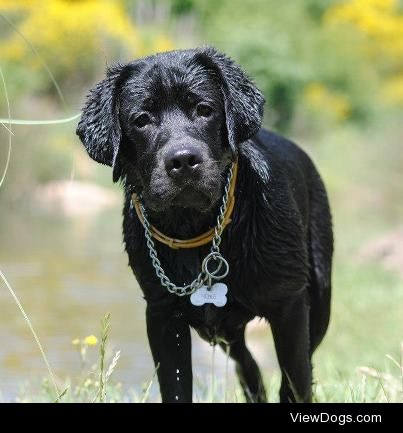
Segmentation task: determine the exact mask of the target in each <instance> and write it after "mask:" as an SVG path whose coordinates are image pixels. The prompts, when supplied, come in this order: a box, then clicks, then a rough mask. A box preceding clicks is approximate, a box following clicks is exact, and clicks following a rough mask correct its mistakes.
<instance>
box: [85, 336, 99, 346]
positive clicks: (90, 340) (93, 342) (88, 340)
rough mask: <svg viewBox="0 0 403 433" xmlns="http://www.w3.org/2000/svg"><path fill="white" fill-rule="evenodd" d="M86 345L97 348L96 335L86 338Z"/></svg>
mask: <svg viewBox="0 0 403 433" xmlns="http://www.w3.org/2000/svg"><path fill="white" fill-rule="evenodd" d="M84 343H85V344H88V346H95V345H96V344H97V343H98V338H97V337H95V335H89V336H88V337H85V338H84Z"/></svg>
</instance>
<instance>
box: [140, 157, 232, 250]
mask: <svg viewBox="0 0 403 433" xmlns="http://www.w3.org/2000/svg"><path fill="white" fill-rule="evenodd" d="M232 170H233V175H232V179H231V185H230V189H229V192H228V204H227V209H226V211H225V214H224V221H223V230H224V229H225V227H226V226H227V225H228V224H229V223H230V222H231V215H232V211H233V210H234V205H235V185H236V178H237V174H238V162H234V163H233V164H232ZM132 203H133V206H134V209H136V214H137V216H138V218H139V220H140V221H141V223H142V224H143V225H144V219H143V215H142V214H141V210H140V202H139V198H138V196H137V194H136V193H134V194H132ZM150 231H151V234H152V235H153V238H155V239H157V240H158V241H160V242H162V243H163V244H165V245H168V246H169V247H170V248H173V249H175V250H177V249H179V248H196V247H200V246H201V245H205V244H208V243H209V242H211V241H212V240H213V237H214V228H212V229H210V230H209V231H207V232H205V233H203V234H201V235H199V236H196V237H195V238H191V239H185V240H183V239H174V238H170V237H169V236H166V235H164V233H161V232H160V231H159V230H158V229H157V228H155V227H154V226H153V225H150Z"/></svg>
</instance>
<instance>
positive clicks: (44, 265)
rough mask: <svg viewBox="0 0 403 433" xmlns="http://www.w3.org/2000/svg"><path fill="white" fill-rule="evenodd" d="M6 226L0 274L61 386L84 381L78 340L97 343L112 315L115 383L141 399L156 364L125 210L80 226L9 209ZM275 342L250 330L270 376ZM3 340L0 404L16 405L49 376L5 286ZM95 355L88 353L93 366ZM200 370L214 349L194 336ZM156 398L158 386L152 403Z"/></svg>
mask: <svg viewBox="0 0 403 433" xmlns="http://www.w3.org/2000/svg"><path fill="white" fill-rule="evenodd" d="M0 221H1V222H0V245H1V247H0V268H1V269H2V271H3V272H4V273H5V275H6V277H7V278H8V280H9V282H10V284H11V285H12V287H13V288H14V289H15V291H16V293H17V295H18V296H19V298H20V300H21V302H22V305H23V306H24V308H25V310H26V312H27V314H28V316H29V317H30V319H31V321H32V323H33V326H34V328H35V329H36V331H37V333H38V335H39V337H40V339H41V341H42V344H43V346H44V349H45V351H46V353H47V355H48V357H49V361H50V364H51V366H52V368H53V369H54V371H55V373H56V374H57V375H58V377H60V378H61V379H64V378H66V377H68V376H69V377H76V376H77V375H79V373H80V370H81V363H80V357H79V354H78V352H77V350H76V348H74V347H73V346H72V343H71V341H72V339H74V338H82V337H85V336H87V335H90V334H95V335H99V328H100V319H101V318H102V317H103V316H104V315H105V313H107V312H110V313H111V337H110V345H109V346H110V348H111V352H112V351H116V350H121V358H120V360H119V363H118V367H117V369H116V371H115V373H114V375H115V379H117V380H119V381H121V382H122V383H123V385H124V386H125V387H126V388H134V389H136V390H137V391H139V392H140V390H141V386H142V385H143V384H144V383H145V382H147V381H148V380H149V379H150V378H151V377H152V374H153V364H152V359H151V354H150V351H149V348H148V343H147V336H146V329H145V317H144V316H145V301H144V300H143V298H142V296H141V291H140V289H139V287H138V285H137V282H136V280H135V279H134V276H133V274H132V272H131V270H130V268H129V267H128V266H127V262H128V259H127V256H126V253H125V252H124V250H123V245H122V235H121V210H120V204H117V205H115V206H113V207H112V208H109V209H108V210H103V211H101V212H98V213H97V214H96V215H95V216H94V215H91V216H89V215H81V216H75V217H66V216H64V217H63V216H60V215H59V216H58V215H57V214H55V213H49V212H47V213H45V212H43V211H39V210H38V209H33V208H28V207H27V208H26V209H20V208H16V209H9V210H7V209H4V208H3V209H1V220H0ZM270 340H271V337H270V333H269V332H268V331H267V330H266V331H265V332H261V331H260V332H258V331H256V330H255V331H252V333H251V335H250V336H249V339H248V342H249V343H250V344H249V345H250V347H251V349H252V352H253V353H254V354H255V356H256V358H257V360H258V362H259V363H260V365H261V366H262V367H264V368H265V369H266V370H265V372H266V373H267V372H270V371H271V370H272V369H273V368H274V367H275V365H276V361H275V357H274V355H273V349H272V344H271V342H270ZM0 341H1V344H0V395H1V398H2V399H3V400H6V401H9V400H12V399H14V398H15V396H16V395H17V394H18V392H19V390H20V388H21V385H23V384H24V383H26V382H35V381H38V378H41V377H45V376H46V374H47V373H46V369H45V366H44V364H43V361H42V359H41V356H40V354H39V352H38V349H37V347H36V345H35V343H34V341H33V338H32V336H31V334H30V332H29V330H28V328H27V325H26V323H25V321H24V319H23V317H22V315H21V313H20V312H19V310H18V308H17V306H16V305H15V303H14V301H13V299H12V298H11V296H10V294H9V293H8V291H7V289H6V288H5V286H4V284H3V283H1V284H0ZM96 351H97V349H95V348H91V349H90V352H92V354H91V356H90V359H91V360H92V361H95V359H96ZM220 352H221V351H220V350H217V355H216V366H215V367H216V375H217V378H218V379H219V378H220V376H223V372H224V365H225V357H224V356H223V355H222V354H221V353H220ZM193 365H194V374H195V376H196V377H197V376H198V377H201V378H204V379H205V377H206V376H207V375H209V374H210V372H211V348H210V347H209V346H208V345H207V344H206V343H205V342H203V341H202V340H200V338H199V337H198V336H197V334H195V333H194V334H193ZM231 367H232V366H231ZM231 371H233V369H232V368H231ZM231 379H232V380H233V374H231ZM37 386H39V385H37ZM157 391H158V387H156V386H153V392H152V395H153V396H154V398H156V396H157V394H158V392H157Z"/></svg>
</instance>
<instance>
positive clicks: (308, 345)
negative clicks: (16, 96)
mask: <svg viewBox="0 0 403 433" xmlns="http://www.w3.org/2000/svg"><path fill="white" fill-rule="evenodd" d="M264 102H265V101H264V98H263V96H262V94H261V93H260V92H259V90H258V89H257V88H256V86H255V85H254V83H253V82H252V81H251V80H250V79H249V78H248V77H247V75H246V74H245V73H244V72H243V71H242V70H241V68H240V67H239V66H237V65H236V64H235V63H234V62H233V61H232V60H231V59H230V58H228V57H227V56H225V55H223V54H221V53H219V52H218V51H216V50H215V49H214V48H210V47H206V48H199V49H192V50H183V51H173V52H168V53H162V54H157V55H154V56H150V57H146V58H143V59H139V60H136V61H133V62H131V63H128V64H125V65H120V64H118V65H115V66H113V67H111V68H110V69H109V70H108V71H107V75H106V78H105V79H104V80H103V81H101V82H100V83H99V84H98V85H97V86H96V87H95V88H94V89H93V90H91V92H90V93H89V95H88V98H87V101H86V104H85V106H84V109H83V113H82V117H81V120H80V122H79V125H78V128H77V134H78V135H79V137H80V139H81V141H82V142H83V143H84V146H85V148H86V149H87V152H88V153H89V155H90V156H91V158H93V159H94V160H95V161H97V162H100V163H102V164H106V165H109V166H111V167H112V168H113V180H114V181H118V180H120V181H121V182H122V184H123V187H124V191H125V203H124V208H123V235H124V242H125V246H126V251H127V253H128V255H129V264H130V266H131V268H132V269H133V272H134V274H135V276H136V278H137V281H138V282H139V284H140V286H141V289H142V291H143V292H144V297H145V299H146V301H147V309H146V320H147V332H148V338H149V343H150V346H151V352H152V355H153V358H154V362H155V365H156V366H157V367H158V379H159V384H160V390H161V394H162V401H163V402H191V401H192V366H191V339H190V326H192V327H194V328H195V329H196V330H197V332H198V333H199V334H200V336H201V337H202V338H204V339H206V340H207V341H209V342H210V343H211V344H216V343H218V344H219V345H220V346H221V347H223V348H224V349H225V350H228V352H229V355H230V356H231V358H232V359H233V360H234V361H235V363H236V370H237V374H238V376H239V380H240V383H241V385H242V388H243V391H244V394H245V398H246V400H247V401H249V402H264V401H266V395H265V389H264V386H263V381H262V376H261V374H260V371H259V368H258V366H257V364H256V362H255V360H254V359H253V358H252V356H251V354H250V352H249V350H248V348H247V346H246V344H245V327H246V324H247V323H248V322H249V321H250V320H251V319H253V318H254V317H256V316H259V317H263V318H265V319H266V320H268V321H269V322H270V325H271V330H272V334H273V337H274V342H275V347H276V351H277V357H278V361H279V365H280V368H281V372H282V381H281V389H280V401H281V402H295V401H297V402H299V401H302V402H309V401H311V398H312V395H311V392H312V390H311V385H312V365H311V358H312V354H313V352H314V351H315V349H316V348H317V346H318V345H319V343H320V342H321V340H322V338H323V336H324V334H325V332H326V330H327V327H328V322H329V314H330V294H331V263H332V254H333V235H332V223H331V215H330V209H329V203H328V199H327V196H326V191H325V187H324V185H323V182H322V180H321V178H320V176H319V174H318V172H317V171H316V169H315V167H314V165H313V163H312V161H311V160H310V159H309V157H308V156H307V155H306V154H305V153H304V152H303V151H302V150H301V149H300V148H299V147H297V146H296V145H295V144H294V143H292V142H290V141H288V140H286V139H285V138H282V137H280V136H279V135H276V134H274V133H273V132H270V131H268V130H266V129H263V128H261V121H262V114H263V105H264ZM235 170H237V171H238V174H237V178H236V179H235V174H234V173H233V172H234V171H235ZM231 172H232V177H231ZM228 187H232V188H235V189H234V190H233V191H234V196H235V199H234V201H233V202H232V203H231V207H232V206H233V209H232V212H230V211H229V210H228V207H229V203H228V202H229V201H230V198H229V197H228V195H226V192H225V191H226V188H227V190H228ZM133 194H134V195H133ZM224 214H225V218H226V219H227V220H230V222H229V223H228V225H227V226H226V227H225V228H224V227H223V224H221V223H222V220H223V216H224ZM144 218H145V220H144ZM225 218H224V219H225ZM142 221H143V222H142ZM226 222H228V221H226ZM145 225H146V226H147V227H148V228H149V231H148V235H147V236H146V232H145V228H144V226H145ZM211 229H213V230H212V231H211ZM208 230H210V232H209V233H210V234H208V233H207V235H206V232H207V231H208ZM158 233H159V234H160V235H161V236H162V237H163V238H164V239H165V242H162V241H161V239H162V238H161V236H160V237H158ZM211 233H212V234H211ZM214 234H216V235H217V236H218V237H217V236H216V237H215V239H214V241H213V237H214ZM199 235H200V238H202V240H203V239H204V241H203V242H196V243H194V244H187V246H188V247H187V248H181V247H180V246H181V245H180V241H186V240H189V239H190V240H192V239H194V238H195V237H196V238H197V236H199ZM200 238H199V239H200ZM167 239H168V242H167V241H166V240H167ZM174 239H177V240H179V241H178V242H176V241H174ZM196 240H197V239H196ZM170 242H171V243H170ZM175 242H176V243H175ZM213 242H214V246H213V247H212V245H213ZM184 243H186V242H184ZM178 245H179V247H178ZM211 253H213V255H212V256H211V255H210V256H209V254H211ZM214 253H215V254H214ZM206 257H209V260H207V261H208V264H207V268H208V270H206V263H204V264H203V261H204V262H206ZM210 259H212V260H210ZM226 273H227V275H226V276H225V274H226ZM215 275H217V280H216V279H215ZM218 275H220V276H221V277H223V276H225V278H222V279H221V280H218ZM198 276H199V278H198ZM191 282H193V285H191V286H189V284H190V283H191ZM216 283H219V284H217V287H218V286H220V288H221V289H222V287H227V288H228V289H227V291H228V292H227V294H226V295H225V294H224V293H221V292H220V293H218V292H217V293H215V292H214V291H213V289H214V290H216V288H214V287H215V286H214V284H216ZM224 283H225V286H224ZM185 285H187V287H186V288H185V289H183V287H184V286H185ZM201 285H203V287H200V286H201ZM206 287H207V288H206ZM196 289H197V290H196ZM217 290H218V289H217ZM203 291H204V292H203ZM192 292H194V294H195V295H197V296H199V295H200V294H202V293H204V295H203V296H204V298H203V296H202V298H203V299H204V300H203V299H202V301H201V302H200V299H199V301H198V302H194V301H193V300H192V297H191V296H189V294H190V293H192ZM224 292H225V290H224ZM178 295H184V296H178ZM192 296H194V295H192ZM216 297H217V299H218V298H220V299H219V302H218V304H219V305H220V306H217V304H216V303H212V301H214V299H215V298H216ZM199 298H200V296H199ZM226 298H227V302H226V304H225V305H223V304H224V303H225V301H226ZM195 304H196V305H195Z"/></svg>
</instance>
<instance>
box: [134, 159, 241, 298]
mask: <svg viewBox="0 0 403 433" xmlns="http://www.w3.org/2000/svg"><path fill="white" fill-rule="evenodd" d="M232 174H233V170H232V165H231V166H230V168H229V171H228V176H227V183H226V184H225V187H224V195H223V198H222V204H221V206H220V212H219V215H218V216H217V224H216V226H215V228H214V237H213V240H212V246H211V248H210V253H209V254H208V255H207V256H206V257H205V258H204V260H203V262H202V269H201V272H200V273H199V275H198V276H197V278H195V279H194V280H193V281H192V282H191V283H190V284H187V285H184V286H183V287H181V286H177V285H176V284H174V283H173V282H172V281H171V280H170V279H169V278H168V277H167V276H166V274H165V271H164V269H163V268H162V266H161V262H160V260H159V259H158V255H157V251H156V250H155V244H154V241H153V238H152V234H151V231H150V222H149V221H148V218H147V211H146V209H145V207H144V205H143V200H142V196H141V195H139V199H140V211H141V214H142V216H143V219H144V223H143V227H144V234H145V237H146V240H147V247H148V255H149V256H150V258H151V261H152V265H153V267H154V269H155V274H156V275H157V277H158V278H159V280H160V281H161V284H162V285H163V286H164V287H166V288H167V289H168V291H169V292H170V293H173V294H175V295H177V296H186V295H191V294H192V293H194V292H195V291H196V290H198V289H200V287H201V286H203V285H204V284H206V283H207V286H208V287H211V284H212V280H222V279H223V278H225V277H226V276H227V275H228V272H229V265H228V262H227V261H226V260H225V259H224V257H223V256H222V255H221V253H220V244H221V233H222V231H223V222H224V215H225V212H226V209H227V205H228V194H229V190H230V185H231V179H232ZM211 261H214V262H216V266H215V269H214V270H211V268H209V266H211V264H210V262H211ZM223 266H224V269H223V270H222V271H221V268H222V267H223ZM220 271H221V274H219V272H220Z"/></svg>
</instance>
